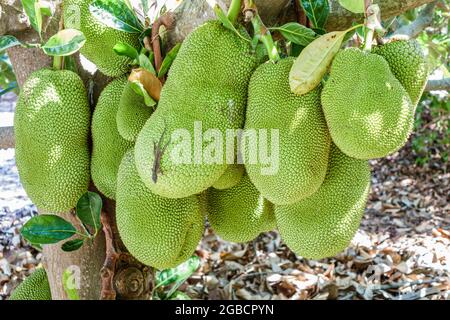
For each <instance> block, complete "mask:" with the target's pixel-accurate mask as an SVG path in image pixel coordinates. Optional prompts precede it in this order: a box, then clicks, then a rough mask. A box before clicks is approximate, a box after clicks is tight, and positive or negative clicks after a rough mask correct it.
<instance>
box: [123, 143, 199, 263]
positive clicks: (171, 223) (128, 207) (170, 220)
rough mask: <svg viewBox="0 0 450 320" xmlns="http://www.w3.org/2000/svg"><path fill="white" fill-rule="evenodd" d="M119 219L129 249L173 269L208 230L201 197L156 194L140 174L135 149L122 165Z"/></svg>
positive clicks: (136, 254) (147, 261)
mask: <svg viewBox="0 0 450 320" xmlns="http://www.w3.org/2000/svg"><path fill="white" fill-rule="evenodd" d="M116 218H117V227H118V229H119V233H120V237H121V239H122V241H123V243H124V244H125V246H126V247H127V249H128V251H129V252H130V253H131V254H132V255H133V256H134V257H135V258H136V259H138V260H139V261H141V262H142V263H144V264H146V265H150V266H152V267H155V268H157V269H166V268H172V267H175V266H177V265H179V264H180V263H182V262H183V261H185V260H187V259H188V258H189V257H190V256H191V255H192V254H193V253H194V251H195V249H196V247H197V245H198V243H199V241H200V239H201V237H202V235H203V230H204V215H203V213H202V211H201V208H200V202H199V199H198V198H197V196H195V195H194V196H190V197H188V198H184V199H168V198H163V197H160V196H158V195H155V194H153V193H152V192H151V191H150V190H149V189H148V188H147V187H146V186H145V184H144V183H143V182H142V180H141V178H140V177H139V175H138V173H137V170H136V165H135V161H134V155H133V152H132V151H131V150H130V151H129V152H127V153H126V154H125V156H124V158H123V161H122V163H121V165H120V168H119V175H118V178H117V207H116Z"/></svg>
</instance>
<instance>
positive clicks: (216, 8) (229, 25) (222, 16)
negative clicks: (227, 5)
mask: <svg viewBox="0 0 450 320" xmlns="http://www.w3.org/2000/svg"><path fill="white" fill-rule="evenodd" d="M214 12H215V14H216V16H217V18H219V20H220V22H222V24H223V26H224V27H225V28H227V29H228V30H231V31H233V32H234V33H236V35H238V36H239V37H240V38H241V39H244V40H245V41H248V42H251V40H250V39H247V38H245V37H243V36H242V34H240V32H239V31H238V30H237V29H236V28H235V27H234V24H233V23H232V22H231V21H230V20H229V19H228V17H227V15H226V14H225V12H223V10H222V8H220V6H219V5H217V4H216V5H215V6H214Z"/></svg>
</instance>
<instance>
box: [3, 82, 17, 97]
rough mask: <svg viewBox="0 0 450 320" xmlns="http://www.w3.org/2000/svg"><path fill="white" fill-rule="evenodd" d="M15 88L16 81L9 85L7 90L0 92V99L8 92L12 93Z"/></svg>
mask: <svg viewBox="0 0 450 320" xmlns="http://www.w3.org/2000/svg"><path fill="white" fill-rule="evenodd" d="M16 88H18V86H17V82H16V81H14V82H12V83H10V85H9V87H8V88H6V89H4V90H2V91H0V97H1V96H3V95H5V94H6V93H8V92H10V91H12V90H14V89H16Z"/></svg>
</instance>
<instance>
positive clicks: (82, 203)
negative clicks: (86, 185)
mask: <svg viewBox="0 0 450 320" xmlns="http://www.w3.org/2000/svg"><path fill="white" fill-rule="evenodd" d="M102 206H103V202H102V198H101V197H100V196H99V195H98V194H97V193H95V192H91V191H88V192H86V193H85V194H84V195H83V196H81V198H80V200H78V203H77V217H78V218H79V219H80V220H81V222H83V223H84V224H86V225H88V226H91V227H93V228H94V229H95V232H97V231H98V230H100V214H101V211H102Z"/></svg>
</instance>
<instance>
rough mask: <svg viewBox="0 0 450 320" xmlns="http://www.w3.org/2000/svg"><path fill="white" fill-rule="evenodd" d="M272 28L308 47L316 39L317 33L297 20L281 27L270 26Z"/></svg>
mask: <svg viewBox="0 0 450 320" xmlns="http://www.w3.org/2000/svg"><path fill="white" fill-rule="evenodd" d="M270 30H277V31H280V33H281V34H282V35H283V37H285V38H286V40H288V41H291V42H292V43H296V44H298V45H301V46H304V47H306V46H307V45H308V44H310V43H311V42H313V41H314V39H315V38H316V33H315V32H314V31H313V30H311V29H309V28H307V27H305V26H302V25H301V24H299V23H297V22H289V23H286V24H285V25H283V26H281V27H274V28H270Z"/></svg>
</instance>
